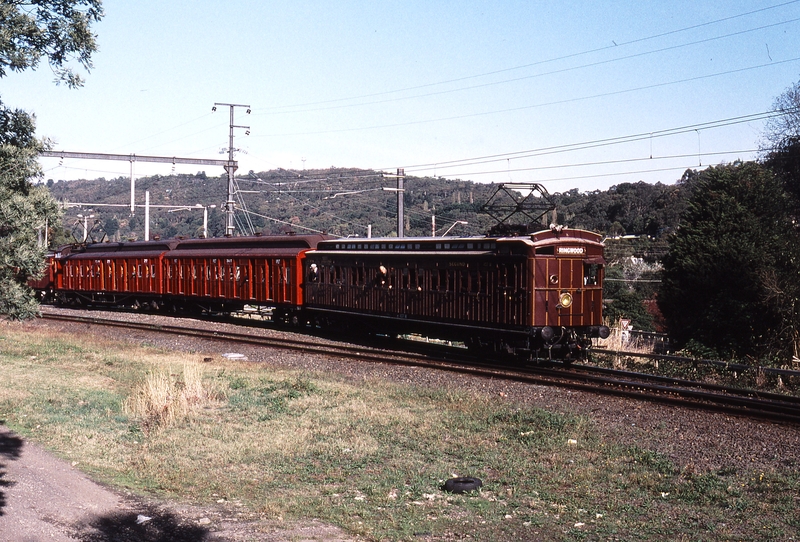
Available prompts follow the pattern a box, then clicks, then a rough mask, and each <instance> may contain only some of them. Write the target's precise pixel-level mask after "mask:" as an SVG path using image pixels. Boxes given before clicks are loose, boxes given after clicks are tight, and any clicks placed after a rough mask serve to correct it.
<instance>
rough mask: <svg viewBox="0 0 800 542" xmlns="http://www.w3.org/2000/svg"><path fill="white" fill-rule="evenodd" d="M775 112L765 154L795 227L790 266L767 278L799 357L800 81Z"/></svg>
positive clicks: (791, 232) (790, 232)
mask: <svg viewBox="0 0 800 542" xmlns="http://www.w3.org/2000/svg"><path fill="white" fill-rule="evenodd" d="M773 111H774V112H775V113H777V115H776V116H774V117H772V118H771V119H770V120H769V121H768V122H767V125H766V129H765V134H764V138H765V140H766V144H765V145H762V154H763V159H764V163H765V165H766V166H767V167H768V168H770V169H771V170H772V171H773V172H774V173H775V175H776V176H777V177H778V179H780V181H781V183H782V185H783V189H784V191H785V192H786V194H787V197H788V200H789V212H790V213H791V215H792V227H791V228H788V229H787V230H786V235H787V237H789V238H790V239H791V240H792V241H793V242H791V243H790V244H789V246H788V247H787V249H786V250H787V253H788V254H787V256H788V258H787V259H788V260H789V264H788V265H787V266H786V267H785V268H784V269H782V270H781V271H782V272H781V273H778V272H776V273H774V274H772V275H771V276H770V277H768V284H769V286H770V291H771V292H772V293H773V300H774V302H775V303H776V305H777V306H778V308H779V310H780V311H781V314H782V315H783V322H784V327H785V332H786V333H787V334H789V335H790V337H791V339H792V343H793V345H794V349H793V355H794V356H795V357H800V82H798V83H795V84H794V85H793V86H792V87H790V88H788V89H786V91H784V93H783V94H781V96H779V97H778V98H777V99H776V100H775V103H774V104H773Z"/></svg>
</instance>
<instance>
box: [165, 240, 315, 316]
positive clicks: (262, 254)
mask: <svg viewBox="0 0 800 542" xmlns="http://www.w3.org/2000/svg"><path fill="white" fill-rule="evenodd" d="M323 239H326V237H325V236H322V235H283V236H263V237H262V236H254V237H231V238H220V239H210V240H207V239H193V240H187V241H182V242H180V243H179V244H178V245H177V246H176V247H175V249H174V250H172V251H170V253H169V254H168V255H167V257H166V258H165V277H166V280H165V291H164V294H165V300H166V302H167V303H171V304H172V305H173V306H174V307H175V309H176V310H182V311H186V310H191V309H192V308H199V309H200V310H202V311H204V312H232V311H238V310H242V309H243V308H244V307H245V306H250V307H253V308H254V309H256V310H259V309H269V310H270V311H272V310H273V309H274V310H275V313H274V315H273V318H275V319H276V320H286V319H288V318H290V316H293V315H296V314H297V310H298V307H299V306H300V305H302V304H303V291H302V288H301V282H302V259H303V257H304V253H305V252H306V251H308V250H310V249H312V248H314V247H315V246H316V245H317V243H318V242H319V241H321V240H323Z"/></svg>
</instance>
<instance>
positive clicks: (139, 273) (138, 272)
mask: <svg viewBox="0 0 800 542" xmlns="http://www.w3.org/2000/svg"><path fill="white" fill-rule="evenodd" d="M136 276H137V277H138V278H142V264H136Z"/></svg>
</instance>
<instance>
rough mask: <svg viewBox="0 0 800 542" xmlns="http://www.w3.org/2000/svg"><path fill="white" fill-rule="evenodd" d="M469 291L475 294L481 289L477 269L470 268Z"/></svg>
mask: <svg viewBox="0 0 800 542" xmlns="http://www.w3.org/2000/svg"><path fill="white" fill-rule="evenodd" d="M469 291H470V293H473V294H477V293H478V292H480V291H481V281H480V276H479V275H478V270H477V269H470V271H469Z"/></svg>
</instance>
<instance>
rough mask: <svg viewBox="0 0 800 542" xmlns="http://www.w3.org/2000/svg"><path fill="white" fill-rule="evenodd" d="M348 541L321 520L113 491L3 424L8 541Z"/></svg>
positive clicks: (1, 501)
mask: <svg viewBox="0 0 800 542" xmlns="http://www.w3.org/2000/svg"><path fill="white" fill-rule="evenodd" d="M44 540H47V541H52V542H75V541H76V540H78V541H81V542H111V541H114V542H123V541H131V542H132V541H147V542H182V541H186V542H189V541H191V542H199V541H204V542H223V541H227V542H239V541H247V540H253V541H256V540H258V541H272V542H280V541H285V540H303V541H308V542H312V541H318V542H348V541H350V540H352V539H350V538H348V537H346V535H345V534H344V533H342V532H341V531H339V530H338V529H336V528H334V527H331V526H328V525H323V524H321V523H319V522H314V521H312V522H309V523H308V524H306V525H303V526H287V525H274V524H268V523H266V522H259V521H248V522H242V521H240V519H239V518H237V517H236V514H235V513H234V512H233V511H231V510H226V509H225V508H224V507H219V508H214V509H202V508H197V507H188V506H184V507H180V506H176V507H169V508H167V507H164V506H162V505H160V504H155V503H146V502H144V501H142V500H139V499H135V498H133V497H131V496H125V495H122V494H120V493H116V492H114V491H111V490H109V489H107V488H105V487H103V486H101V485H99V484H96V483H95V482H92V481H91V480H90V479H89V478H88V477H87V476H86V475H85V474H83V473H82V472H80V471H79V470H77V469H75V468H74V466H73V465H71V464H70V463H68V462H66V461H63V460H61V459H58V458H56V457H54V456H52V455H51V454H49V453H47V452H45V451H44V450H42V449H41V448H39V447H38V446H36V445H35V444H33V443H30V442H27V441H25V440H23V439H22V438H20V437H19V436H18V435H16V434H14V433H13V432H11V431H9V430H8V429H7V428H6V427H4V426H2V425H0V542H39V541H44Z"/></svg>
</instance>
